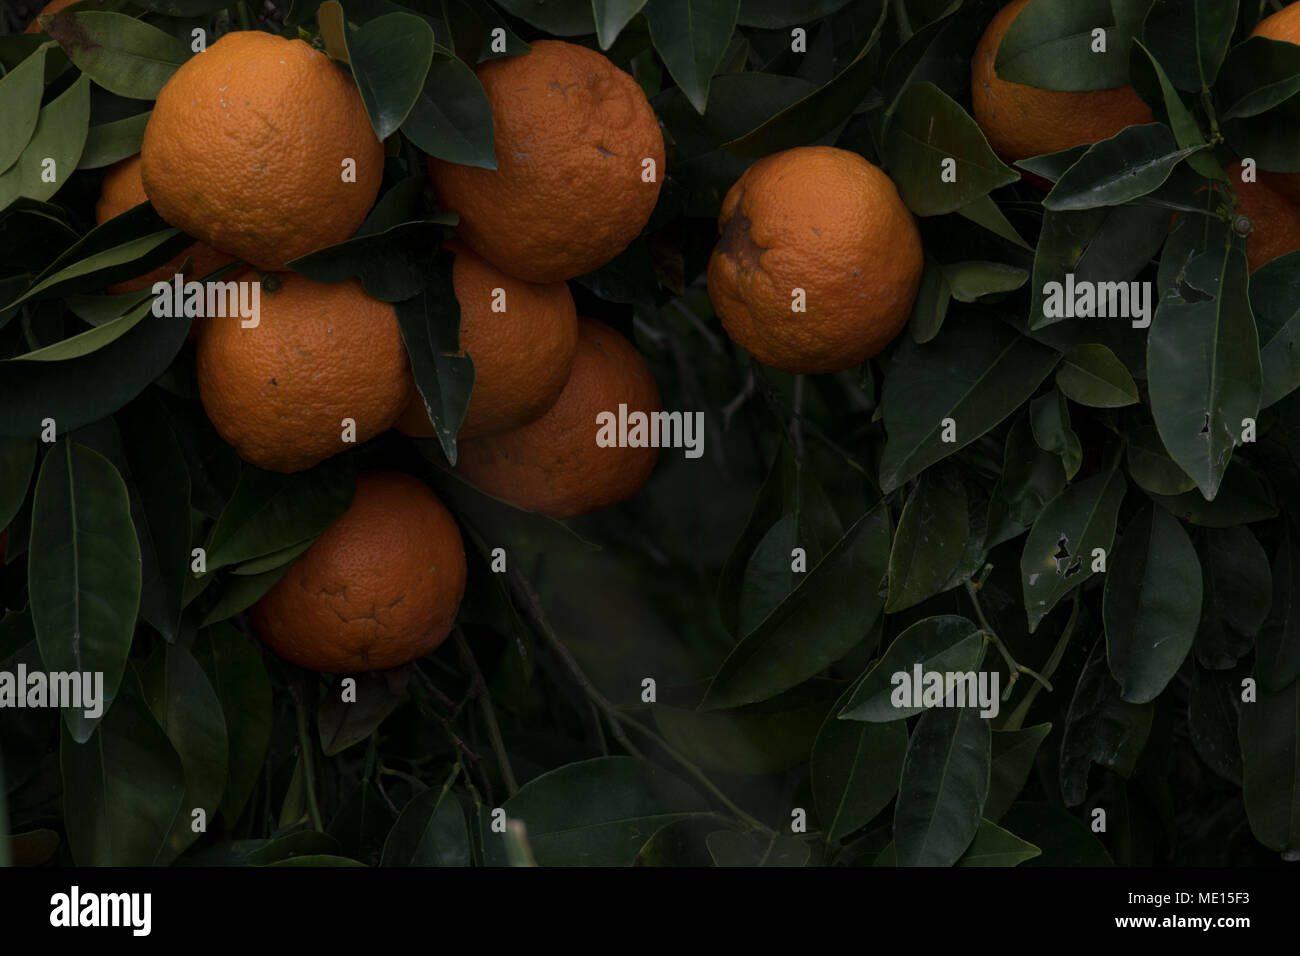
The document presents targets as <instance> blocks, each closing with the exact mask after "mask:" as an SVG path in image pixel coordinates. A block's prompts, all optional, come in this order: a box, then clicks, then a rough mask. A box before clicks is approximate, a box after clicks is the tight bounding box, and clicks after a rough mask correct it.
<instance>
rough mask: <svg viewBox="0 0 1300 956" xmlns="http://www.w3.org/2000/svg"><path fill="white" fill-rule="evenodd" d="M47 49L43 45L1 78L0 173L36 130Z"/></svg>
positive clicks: (39, 113) (9, 164)
mask: <svg viewBox="0 0 1300 956" xmlns="http://www.w3.org/2000/svg"><path fill="white" fill-rule="evenodd" d="M47 49H48V47H44V46H42V47H41V48H39V49H38V50H37V51H36V52H35V53H33V54H32V55H31V56H29V57H27V58H26V59H25V60H23V61H22V62H21V63H19V64H18V65H17V66H16V67H14V68H13V69H12V70H10V71H9V72H8V73H7V74H5V76H4V77H3V78H2V79H0V173H3V172H4V171H5V170H6V169H8V168H9V167H10V166H12V165H13V164H14V162H15V161H16V160H17V159H18V157H19V156H21V155H22V152H23V148H24V147H25V146H26V145H27V144H28V142H30V141H31V138H32V133H33V132H35V131H36V120H37V118H38V117H39V116H40V115H41V93H42V91H43V89H44V80H45V52H46V50H47Z"/></svg>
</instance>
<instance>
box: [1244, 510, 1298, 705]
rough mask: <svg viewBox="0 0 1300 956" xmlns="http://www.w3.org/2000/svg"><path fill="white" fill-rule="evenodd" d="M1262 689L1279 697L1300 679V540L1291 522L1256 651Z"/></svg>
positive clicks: (1284, 532)
mask: <svg viewBox="0 0 1300 956" xmlns="http://www.w3.org/2000/svg"><path fill="white" fill-rule="evenodd" d="M1255 661H1256V670H1257V671H1258V673H1259V685H1260V687H1262V688H1263V689H1264V691H1265V692H1267V693H1280V692H1281V691H1282V690H1283V689H1284V688H1285V687H1286V686H1287V685H1289V684H1291V683H1292V682H1293V681H1295V680H1297V679H1300V540H1298V539H1297V536H1296V531H1295V529H1294V528H1293V527H1292V526H1291V524H1290V523H1289V522H1287V523H1286V524H1284V526H1283V528H1282V540H1281V542H1280V543H1279V544H1278V549H1277V557H1276V558H1275V559H1274V561H1273V602H1272V608H1271V609H1270V611H1269V615H1268V618H1267V619H1266V620H1265V621H1264V626H1263V627H1262V628H1261V630H1260V632H1259V638H1258V639H1257V641H1256V649H1255Z"/></svg>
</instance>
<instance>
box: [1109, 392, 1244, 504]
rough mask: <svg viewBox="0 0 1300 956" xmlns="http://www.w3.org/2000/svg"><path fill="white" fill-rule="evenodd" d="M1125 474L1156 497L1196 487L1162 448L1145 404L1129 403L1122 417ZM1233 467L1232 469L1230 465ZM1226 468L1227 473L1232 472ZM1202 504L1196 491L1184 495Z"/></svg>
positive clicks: (1174, 497)
mask: <svg viewBox="0 0 1300 956" xmlns="http://www.w3.org/2000/svg"><path fill="white" fill-rule="evenodd" d="M1124 423H1125V436H1126V437H1127V438H1128V448H1127V450H1126V455H1127V461H1128V469H1129V476H1130V477H1131V478H1132V479H1133V480H1134V481H1135V482H1136V483H1137V485H1138V487H1140V488H1141V489H1142V490H1143V491H1145V492H1147V493H1148V494H1149V495H1152V496H1153V497H1154V496H1161V497H1160V498H1158V499H1156V500H1163V501H1173V500H1178V498H1177V496H1180V495H1184V494H1185V493H1186V492H1189V491H1192V490H1193V489H1194V488H1195V487H1196V480H1195V479H1194V478H1192V477H1191V476H1189V475H1188V474H1187V472H1185V471H1183V470H1182V469H1181V468H1179V467H1178V465H1177V463H1175V462H1174V460H1173V459H1172V458H1170V457H1169V453H1168V452H1167V451H1165V443H1164V442H1163V441H1162V440H1161V439H1160V432H1158V431H1157V430H1156V425H1155V421H1154V420H1153V419H1152V418H1151V413H1150V411H1149V410H1148V409H1147V408H1146V406H1145V405H1136V406H1133V407H1132V408H1131V409H1130V411H1129V412H1128V413H1126V414H1125V417H1124ZM1234 471H1235V469H1234ZM1232 473H1233V472H1232V471H1229V474H1232ZM1188 497H1189V499H1195V501H1196V502H1198V503H1199V504H1201V505H1204V504H1205V503H1206V502H1205V499H1204V498H1202V497H1201V496H1200V495H1199V494H1196V495H1193V496H1188ZM1167 510H1168V509H1167Z"/></svg>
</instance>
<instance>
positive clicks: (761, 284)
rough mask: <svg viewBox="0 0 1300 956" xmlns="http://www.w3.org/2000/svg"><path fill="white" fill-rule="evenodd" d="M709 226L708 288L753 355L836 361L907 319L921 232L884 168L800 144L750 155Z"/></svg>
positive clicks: (829, 367) (798, 362)
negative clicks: (713, 232) (713, 229)
mask: <svg viewBox="0 0 1300 956" xmlns="http://www.w3.org/2000/svg"><path fill="white" fill-rule="evenodd" d="M718 228H719V231H720V232H721V239H720V240H719V242H718V245H717V247H716V248H715V249H714V251H713V256H712V258H711V259H710V260H709V274H708V284H709V298H710V299H711V300H712V301H713V307H714V309H715V310H716V311H717V313H718V317H719V318H720V319H721V320H722V325H723V327H724V328H725V329H726V330H727V334H728V335H730V336H731V338H732V339H733V340H734V341H735V342H736V343H737V344H738V345H740V346H742V347H744V348H745V349H747V350H748V351H749V352H750V353H751V354H752V355H753V356H754V358H756V359H758V361H760V362H762V363H763V364H764V365H770V366H771V367H773V368H778V369H783V370H785V371H788V372H835V371H839V370H842V369H846V368H849V367H851V366H853V365H856V364H858V363H859V362H861V361H863V360H864V359H867V358H870V357H872V356H874V355H876V354H878V353H879V352H880V351H881V349H883V348H884V347H885V346H886V345H888V344H889V343H890V342H891V341H893V339H894V337H895V336H897V335H898V333H899V332H900V331H901V330H902V328H903V326H904V325H905V324H906V323H907V319H908V316H909V315H910V314H911V311H912V304H913V303H914V302H915V300H916V294H917V289H918V288H919V286H920V282H921V271H922V269H923V267H924V257H923V255H922V252H921V237H920V234H919V233H918V232H917V228H916V223H915V222H914V221H913V219H912V214H911V212H910V211H909V210H908V209H907V207H906V206H905V205H904V204H903V200H902V199H901V198H900V197H899V195H898V190H897V189H896V188H895V187H894V184H893V182H892V181H891V180H890V178H889V177H888V176H886V175H885V174H884V173H883V172H882V171H881V170H880V169H878V168H877V167H875V166H873V165H872V164H871V163H869V162H867V160H865V159H863V158H862V157H861V156H859V155H858V154H857V153H851V152H849V151H847V150H843V149H836V148H834V147H830V146H801V147H797V148H795V149H788V150H785V151H784V152H781V153H775V154H773V155H771V156H767V157H764V158H763V159H760V160H758V161H757V162H756V163H754V164H753V165H752V166H750V167H749V168H748V169H746V170H745V172H744V174H743V175H742V176H741V177H740V179H739V180H737V181H736V183H735V184H734V185H733V186H732V187H731V189H730V190H729V191H728V192H727V196H726V198H725V199H724V200H723V203H722V214H721V215H720V216H719V217H718ZM800 290H802V296H803V299H804V302H803V305H804V311H796V307H797V306H798V305H799V304H800V298H799V296H800Z"/></svg>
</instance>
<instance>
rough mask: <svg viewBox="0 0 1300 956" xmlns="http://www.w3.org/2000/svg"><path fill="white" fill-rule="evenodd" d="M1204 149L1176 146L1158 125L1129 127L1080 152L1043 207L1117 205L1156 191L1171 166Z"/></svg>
mask: <svg viewBox="0 0 1300 956" xmlns="http://www.w3.org/2000/svg"><path fill="white" fill-rule="evenodd" d="M1204 148H1205V147H1204V146H1203V145H1202V146H1179V145H1178V143H1177V141H1176V140H1175V139H1174V134H1173V133H1172V132H1170V130H1169V127H1167V126H1165V125H1163V124H1161V123H1148V124H1147V125H1145V126H1130V127H1128V128H1127V129H1124V130H1121V131H1120V132H1119V133H1117V134H1115V136H1113V137H1111V138H1110V139H1103V140H1102V141H1101V142H1099V143H1097V144H1096V145H1094V146H1092V147H1091V148H1090V149H1089V150H1088V151H1087V152H1086V153H1084V154H1083V156H1082V157H1081V158H1080V159H1079V161H1078V162H1077V163H1075V164H1074V165H1073V166H1071V167H1070V168H1069V169H1067V170H1066V171H1065V173H1064V174H1062V176H1061V178H1060V180H1058V181H1057V183H1056V185H1055V186H1053V187H1052V191H1051V192H1050V193H1048V194H1047V198H1046V199H1044V200H1043V205H1044V206H1045V207H1046V208H1048V209H1050V210H1052V211H1054V212H1060V211H1068V210H1072V209H1095V208H1097V207H1098V206H1118V205H1120V204H1121V203H1126V202H1129V201H1130V200H1133V199H1137V198H1139V197H1141V196H1145V195H1147V194H1148V193H1152V192H1155V190H1157V189H1159V188H1160V186H1162V185H1163V184H1164V182H1165V180H1166V179H1168V178H1169V174H1170V173H1172V172H1173V171H1174V167H1175V166H1177V165H1178V164H1179V163H1180V162H1182V161H1183V160H1184V159H1186V158H1187V157H1188V156H1191V155H1192V154H1193V153H1195V152H1198V151H1199V150H1201V149H1204Z"/></svg>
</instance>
